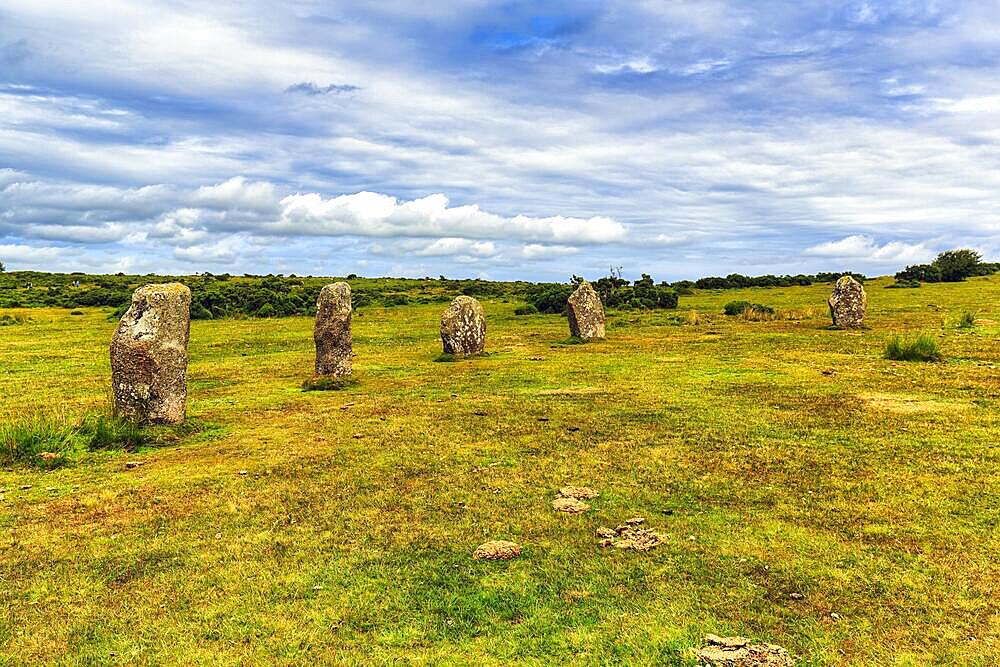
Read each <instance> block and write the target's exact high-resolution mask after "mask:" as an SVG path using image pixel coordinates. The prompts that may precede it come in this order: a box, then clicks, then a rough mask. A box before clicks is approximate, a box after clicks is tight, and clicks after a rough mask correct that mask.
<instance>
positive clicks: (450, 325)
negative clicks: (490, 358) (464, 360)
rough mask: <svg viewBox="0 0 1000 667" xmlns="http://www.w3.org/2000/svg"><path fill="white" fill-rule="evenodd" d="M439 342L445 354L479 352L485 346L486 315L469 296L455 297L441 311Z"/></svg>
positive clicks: (463, 354)
mask: <svg viewBox="0 0 1000 667" xmlns="http://www.w3.org/2000/svg"><path fill="white" fill-rule="evenodd" d="M441 344H442V346H443V347H444V352H445V354H454V355H455V356H458V357H462V356H466V355H469V354H479V353H480V352H482V351H483V348H484V347H485V346H486V315H485V313H484V312H483V307H482V306H481V305H479V302H478V301H476V300H475V299H473V298H472V297H471V296H459V297H455V300H454V301H452V302H451V305H450V306H448V309H447V310H445V311H444V312H443V313H441Z"/></svg>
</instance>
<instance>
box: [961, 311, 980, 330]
mask: <svg viewBox="0 0 1000 667" xmlns="http://www.w3.org/2000/svg"><path fill="white" fill-rule="evenodd" d="M974 326H976V313H975V312H973V311H971V310H966V311H965V312H963V313H962V315H961V316H960V317H959V318H958V328H959V329H971V328H973V327H974Z"/></svg>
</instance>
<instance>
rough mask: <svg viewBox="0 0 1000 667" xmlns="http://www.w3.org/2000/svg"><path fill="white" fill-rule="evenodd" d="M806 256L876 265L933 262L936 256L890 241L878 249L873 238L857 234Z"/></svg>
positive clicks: (912, 245) (918, 247) (916, 245)
mask: <svg viewBox="0 0 1000 667" xmlns="http://www.w3.org/2000/svg"><path fill="white" fill-rule="evenodd" d="M802 253H803V254H804V255H811V256H814V257H829V258H833V259H844V260H863V261H866V262H871V263H874V264H894V265H900V264H916V263H922V262H927V261H929V260H931V259H933V257H934V255H935V252H934V251H933V250H931V249H930V248H928V247H927V246H926V245H925V244H924V243H905V242H903V241H889V242H888V243H885V244H882V245H879V244H878V242H876V241H875V239H874V238H872V237H871V236H867V235H864V234H854V235H852V236H847V237H845V238H842V239H840V240H839V241H827V242H826V243H820V244H818V245H814V246H811V247H809V248H806V249H805V250H803V251H802Z"/></svg>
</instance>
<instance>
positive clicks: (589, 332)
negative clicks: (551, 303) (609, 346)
mask: <svg viewBox="0 0 1000 667" xmlns="http://www.w3.org/2000/svg"><path fill="white" fill-rule="evenodd" d="M566 305H567V314H568V316H569V334H570V335H571V336H574V337H576V338H581V339H583V340H596V339H600V338H604V336H605V334H604V306H603V305H601V297H599V296H597V292H595V291H594V288H593V287H591V286H590V283H588V282H583V283H580V286H579V287H577V288H576V291H575V292H573V293H572V294H570V295H569V299H568V300H567V301H566Z"/></svg>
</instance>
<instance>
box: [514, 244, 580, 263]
mask: <svg viewBox="0 0 1000 667" xmlns="http://www.w3.org/2000/svg"><path fill="white" fill-rule="evenodd" d="M578 252H580V249H579V248H574V247H573V246H566V245H542V244H541V243H528V244H526V245H524V246H522V247H521V255H522V256H523V257H524V258H525V259H547V258H551V257H561V256H564V255H573V254H576V253H578Z"/></svg>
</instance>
